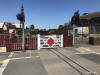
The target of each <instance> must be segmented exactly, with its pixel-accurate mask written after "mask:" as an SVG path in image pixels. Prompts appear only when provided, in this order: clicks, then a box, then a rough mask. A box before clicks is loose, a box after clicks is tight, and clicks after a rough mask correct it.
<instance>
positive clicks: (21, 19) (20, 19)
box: [16, 13, 25, 22]
mask: <svg viewBox="0 0 100 75" xmlns="http://www.w3.org/2000/svg"><path fill="white" fill-rule="evenodd" d="M16 17H17V19H18V20H19V21H21V22H23V21H25V17H24V15H23V14H22V13H21V14H17V15H16Z"/></svg>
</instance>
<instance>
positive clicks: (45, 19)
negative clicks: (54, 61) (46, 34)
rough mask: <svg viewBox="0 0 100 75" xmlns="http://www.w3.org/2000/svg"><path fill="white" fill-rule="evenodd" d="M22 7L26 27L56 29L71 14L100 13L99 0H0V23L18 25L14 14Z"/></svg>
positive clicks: (67, 19)
mask: <svg viewBox="0 0 100 75" xmlns="http://www.w3.org/2000/svg"><path fill="white" fill-rule="evenodd" d="M22 3H23V5H24V8H25V16H26V22H25V24H26V25H27V26H30V25H31V24H34V25H35V28H47V29H48V28H57V27H58V26H59V25H63V24H64V23H65V22H68V21H69V20H70V19H71V17H72V15H73V13H74V12H75V11H77V10H80V14H83V13H91V12H96V11H100V0H23V1H22V0H0V22H4V21H6V22H13V23H19V21H18V20H17V19H16V14H17V13H19V12H20V7H21V5H22Z"/></svg>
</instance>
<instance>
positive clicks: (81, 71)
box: [50, 49, 95, 75]
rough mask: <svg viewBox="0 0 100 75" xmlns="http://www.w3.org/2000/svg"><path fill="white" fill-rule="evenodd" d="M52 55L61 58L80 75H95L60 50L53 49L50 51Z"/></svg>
mask: <svg viewBox="0 0 100 75" xmlns="http://www.w3.org/2000/svg"><path fill="white" fill-rule="evenodd" d="M50 51H51V52H52V53H54V54H55V55H56V56H57V57H58V58H60V59H61V60H62V61H64V62H65V63H66V64H68V65H70V66H71V67H72V68H73V69H74V70H75V71H77V72H78V73H79V74H80V75H95V72H91V71H89V70H88V69H86V68H84V67H83V66H81V65H80V64H78V63H77V62H75V61H74V60H72V59H71V58H69V57H68V56H66V55H64V54H63V53H61V52H60V51H58V50H55V49H52V50H50Z"/></svg>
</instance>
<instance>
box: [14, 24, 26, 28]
mask: <svg viewBox="0 0 100 75" xmlns="http://www.w3.org/2000/svg"><path fill="white" fill-rule="evenodd" d="M13 25H15V26H16V28H20V24H15V23H13ZM21 28H22V26H21ZM24 29H26V25H25V26H24Z"/></svg>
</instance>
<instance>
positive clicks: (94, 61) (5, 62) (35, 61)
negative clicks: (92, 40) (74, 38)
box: [0, 47, 100, 75]
mask: <svg viewBox="0 0 100 75" xmlns="http://www.w3.org/2000/svg"><path fill="white" fill-rule="evenodd" d="M57 51H58V52H57ZM59 53H60V54H59ZM64 56H65V57H64ZM69 58H70V59H71V60H70V59H69ZM73 61H74V62H73ZM77 64H78V65H77ZM99 71H100V55H99V53H98V54H97V53H96V52H94V53H93V52H89V53H87V52H83V53H82V52H80V51H79V50H76V49H75V48H72V47H70V48H58V49H41V50H40V51H27V52H10V53H0V75H66V74H67V75H100V72H99Z"/></svg>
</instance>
